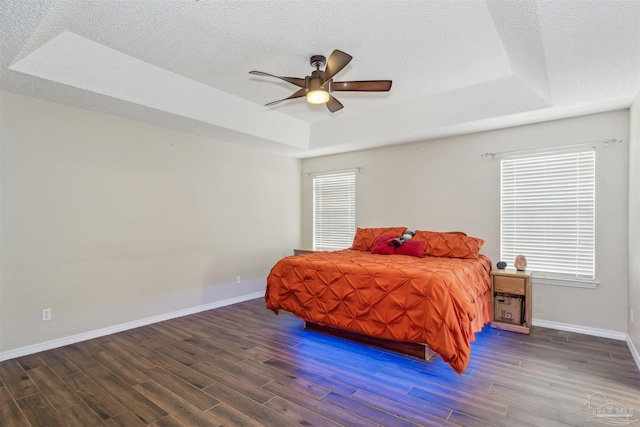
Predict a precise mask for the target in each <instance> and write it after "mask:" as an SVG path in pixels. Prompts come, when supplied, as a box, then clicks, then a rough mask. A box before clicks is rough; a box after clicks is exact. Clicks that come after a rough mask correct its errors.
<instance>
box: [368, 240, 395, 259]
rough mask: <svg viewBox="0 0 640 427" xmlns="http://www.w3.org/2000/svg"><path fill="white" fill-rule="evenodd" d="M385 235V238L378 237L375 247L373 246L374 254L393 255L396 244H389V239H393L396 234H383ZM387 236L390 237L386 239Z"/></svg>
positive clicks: (372, 251)
mask: <svg viewBox="0 0 640 427" xmlns="http://www.w3.org/2000/svg"><path fill="white" fill-rule="evenodd" d="M382 237H385V239H381V238H379V239H376V243H374V245H373V248H371V253H372V254H378V255H393V252H394V250H395V248H396V247H395V246H393V245H390V244H389V240H390V239H393V238H394V236H382ZM386 237H388V239H386Z"/></svg>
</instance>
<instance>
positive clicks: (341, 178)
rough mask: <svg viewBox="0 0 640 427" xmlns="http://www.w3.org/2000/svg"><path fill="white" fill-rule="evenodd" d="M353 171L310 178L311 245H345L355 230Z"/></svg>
mask: <svg viewBox="0 0 640 427" xmlns="http://www.w3.org/2000/svg"><path fill="white" fill-rule="evenodd" d="M355 227H356V173H355V172H354V171H349V172H335V173H331V174H323V175H316V176H315V177H314V178H313V247H314V248H322V249H345V248H348V247H350V246H351V243H352V242H353V235H354V234H355V231H356V228H355Z"/></svg>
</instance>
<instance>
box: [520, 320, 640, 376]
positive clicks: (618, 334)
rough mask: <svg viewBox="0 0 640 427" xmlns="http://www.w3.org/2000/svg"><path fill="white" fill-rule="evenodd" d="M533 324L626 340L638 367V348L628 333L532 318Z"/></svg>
mask: <svg viewBox="0 0 640 427" xmlns="http://www.w3.org/2000/svg"><path fill="white" fill-rule="evenodd" d="M531 323H532V324H533V326H540V327H543V328H550V329H557V330H559V331H567V332H576V333H578V334H585V335H593V336H596V337H602V338H611V339H614V340H618V341H626V343H627V346H628V347H629V351H631V355H632V356H633V360H634V361H635V362H636V365H637V366H638V369H640V354H638V349H636V347H635V346H634V345H633V341H631V337H630V336H629V334H627V333H624V332H618V331H610V330H608V329H598V328H590V327H588V326H578V325H571V324H569V323H559V322H551V321H549V320H540V319H533V320H532V321H531Z"/></svg>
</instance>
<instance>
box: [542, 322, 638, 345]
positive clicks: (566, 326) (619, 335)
mask: <svg viewBox="0 0 640 427" xmlns="http://www.w3.org/2000/svg"><path fill="white" fill-rule="evenodd" d="M531 323H532V324H533V326H540V327H542V328H549V329H557V330H559V331H567V332H575V333H578V334H585V335H592V336H594V337H602V338H611V339H612V340H618V341H626V340H627V334H626V333H624V332H618V331H611V330H608V329H598V328H590V327H588V326H580V325H572V324H570V323H560V322H552V321H549V320H540V319H533V320H532V321H531Z"/></svg>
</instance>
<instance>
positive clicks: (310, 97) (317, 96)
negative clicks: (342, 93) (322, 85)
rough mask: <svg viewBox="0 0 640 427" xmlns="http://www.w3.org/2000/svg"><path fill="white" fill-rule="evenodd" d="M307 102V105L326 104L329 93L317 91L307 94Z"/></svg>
mask: <svg viewBox="0 0 640 427" xmlns="http://www.w3.org/2000/svg"><path fill="white" fill-rule="evenodd" d="M307 102H308V103H309V104H326V103H327V102H329V92H327V91H325V90H322V89H318V90H312V91H310V92H308V93H307Z"/></svg>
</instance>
